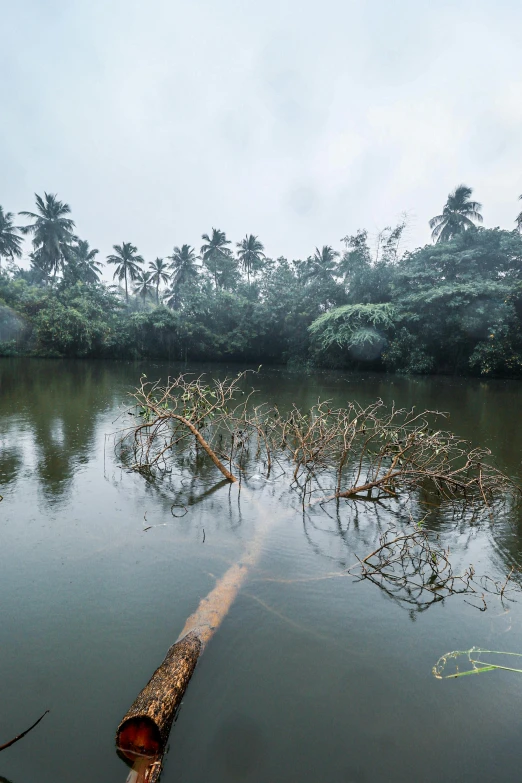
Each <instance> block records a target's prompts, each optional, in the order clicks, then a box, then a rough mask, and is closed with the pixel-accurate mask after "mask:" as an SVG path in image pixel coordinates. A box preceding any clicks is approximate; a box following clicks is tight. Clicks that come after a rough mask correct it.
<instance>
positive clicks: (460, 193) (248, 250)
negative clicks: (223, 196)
mask: <svg viewBox="0 0 522 783" xmlns="http://www.w3.org/2000/svg"><path fill="white" fill-rule="evenodd" d="M471 193H472V191H471V188H468V187H466V186H464V185H461V186H459V187H458V188H456V189H455V191H454V192H453V193H451V194H450V195H449V197H448V200H447V202H446V205H445V206H444V209H443V211H442V213H441V214H440V215H438V216H436V217H434V218H433V219H432V220H431V221H430V227H431V228H432V229H433V231H432V239H433V240H434V244H432V245H427V246H426V247H423V248H419V249H417V250H415V251H413V252H401V238H402V235H403V232H404V225H403V224H400V225H398V226H397V227H395V228H393V229H392V228H386V229H384V231H382V232H381V233H380V234H379V236H378V237H377V240H376V242H375V243H372V245H375V246H374V247H370V242H369V238H368V233H367V232H366V231H358V232H357V233H356V234H354V235H352V236H346V237H344V239H343V240H341V241H342V243H343V252H342V253H340V252H338V251H335V250H334V249H333V248H332V247H330V246H324V247H323V248H322V249H319V248H316V250H315V253H314V254H313V255H310V256H309V257H308V258H306V259H304V260H288V259H286V258H282V257H281V258H277V259H272V258H267V257H266V255H265V253H264V247H263V244H262V243H261V242H260V241H259V239H258V237H256V236H254V235H247V236H246V237H245V238H244V239H243V240H242V241H240V242H237V243H236V245H235V250H234V249H233V247H232V243H231V241H230V240H229V239H227V236H226V234H225V232H224V231H221V230H219V229H215V228H214V229H212V231H211V232H210V234H203V235H202V241H203V244H202V246H201V248H200V250H199V253H198V252H197V251H196V250H195V249H194V248H192V247H191V246H190V245H187V244H184V245H181V246H176V247H174V249H173V252H172V255H171V256H169V257H167V258H156V259H155V260H153V261H149V262H148V263H147V262H146V261H145V260H144V259H143V257H142V256H141V255H140V254H139V252H138V249H137V248H136V247H135V246H134V245H133V244H132V243H131V242H123V243H121V244H117V245H114V247H113V253H111V254H110V255H109V256H108V257H107V259H106V261H107V264H109V265H111V266H112V267H113V268H114V279H116V280H117V281H118V284H117V285H108V284H106V283H105V282H103V281H102V279H101V272H102V269H103V264H102V263H101V262H100V261H98V258H97V257H98V251H97V250H95V249H93V248H91V247H90V246H89V243H88V242H87V241H85V240H82V239H80V238H79V237H78V236H76V235H75V233H74V231H75V224H74V222H73V220H72V218H71V217H70V208H69V206H68V205H67V204H65V203H63V202H61V201H59V200H58V198H57V197H56V196H54V195H52V194H47V193H46V194H44V196H43V197H40V196H37V197H36V211H35V212H23V213H21V214H22V215H23V216H24V218H26V219H27V220H28V221H29V222H28V223H27V224H26V225H23V226H20V227H17V226H16V225H15V218H14V216H13V215H12V214H11V213H9V212H5V211H4V210H3V209H2V207H0V261H2V259H4V264H3V268H2V269H1V271H0V354H2V355H9V354H11V355H12V354H29V355H39V356H74V357H87V356H90V357H100V358H139V357H154V358H167V359H182V360H185V359H212V360H220V359H229V360H237V361H256V362H258V361H261V362H274V363H299V364H305V363H314V364H316V365H323V366H329V367H350V368H360V367H368V368H371V369H386V370H390V371H399V372H407V373H431V372H445V373H448V372H451V373H473V374H477V375H485V376H492V375H507V376H520V375H522V237H521V235H520V231H521V230H522V213H521V214H520V215H519V216H518V218H517V220H516V224H517V228H516V229H515V230H513V231H505V230H501V229H499V228H494V229H486V228H482V227H477V225H476V224H477V223H481V222H482V216H481V214H480V210H481V205H480V204H479V203H478V202H475V201H471V200H470V197H471ZM23 235H28V236H30V238H31V240H32V251H31V252H30V254H29V261H30V267H29V268H28V269H27V268H22V267H20V266H18V265H17V264H16V259H18V258H21V256H22V252H23ZM111 271H112V269H111Z"/></svg>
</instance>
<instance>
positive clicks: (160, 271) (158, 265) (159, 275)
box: [149, 258, 170, 304]
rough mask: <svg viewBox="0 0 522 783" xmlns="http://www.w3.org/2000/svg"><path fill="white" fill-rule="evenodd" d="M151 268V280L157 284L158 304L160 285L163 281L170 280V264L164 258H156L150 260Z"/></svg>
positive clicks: (157, 301) (157, 302)
mask: <svg viewBox="0 0 522 783" xmlns="http://www.w3.org/2000/svg"><path fill="white" fill-rule="evenodd" d="M149 269H150V270H151V280H152V282H153V284H154V285H155V286H156V304H159V287H160V285H161V283H165V284H167V283H168V282H169V280H170V275H169V273H168V272H167V269H168V264H167V263H166V261H164V260H163V259H162V258H155V259H154V261H149Z"/></svg>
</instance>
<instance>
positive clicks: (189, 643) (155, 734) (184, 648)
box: [116, 501, 274, 783]
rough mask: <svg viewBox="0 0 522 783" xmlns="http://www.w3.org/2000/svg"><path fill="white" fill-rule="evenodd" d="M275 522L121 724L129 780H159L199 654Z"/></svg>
mask: <svg viewBox="0 0 522 783" xmlns="http://www.w3.org/2000/svg"><path fill="white" fill-rule="evenodd" d="M252 502H253V503H254V504H255V501H252ZM256 505H257V504H256ZM273 522H274V519H271V520H269V523H268V524H267V525H265V526H263V528H261V529H260V530H258V533H257V535H256V536H255V538H254V540H253V541H252V542H251V544H250V547H249V550H248V551H247V552H246V553H245V554H244V556H243V557H242V558H241V560H240V561H239V562H237V563H234V564H233V565H232V566H230V568H229V569H228V570H227V571H226V572H225V573H224V574H223V576H222V577H221V578H220V579H219V580H218V581H217V583H216V586H215V587H214V589H213V590H211V591H210V593H208V595H206V596H205V597H204V598H202V599H201V601H200V602H199V606H198V608H197V609H196V611H195V612H194V613H193V614H192V615H190V617H188V618H187V620H186V622H185V625H184V627H183V629H182V631H181V634H180V635H179V637H178V640H177V641H176V643H175V644H173V645H172V647H171V648H170V649H169V651H168V653H167V656H166V658H165V660H164V661H163V663H162V664H161V666H159V667H158V668H157V669H156V671H155V672H154V674H153V675H152V677H151V678H150V680H149V682H148V683H147V685H146V686H145V688H143V690H142V691H141V693H140V694H139V695H138V697H137V698H136V699H135V701H134V702H133V704H132V706H131V707H130V709H129V710H128V712H127V714H126V715H125V716H124V717H123V719H122V721H121V723H120V725H119V726H118V730H117V732H116V746H117V748H118V751H119V754H120V755H121V756H122V757H123V758H124V759H126V761H127V763H128V764H129V763H132V764H133V767H132V772H131V773H130V775H129V777H128V779H127V780H128V783H156V782H157V781H158V780H159V778H160V775H161V770H162V764H163V756H164V753H165V750H166V746H167V741H168V738H169V733H170V729H171V726H172V722H173V720H174V718H175V717H176V713H177V711H178V709H179V707H180V704H181V701H182V699H183V695H184V693H185V690H186V688H187V685H188V683H189V681H190V678H191V676H192V673H193V671H194V669H195V667H196V664H197V662H198V659H199V656H200V655H201V653H202V652H203V650H204V648H205V646H206V645H207V643H208V642H209V641H210V639H211V638H212V636H213V635H214V633H215V632H216V630H217V629H218V628H219V626H220V625H221V623H222V622H223V620H224V618H225V617H226V615H227V613H228V611H229V609H230V607H231V606H232V604H233V603H234V601H235V599H236V596H237V594H238V593H239V591H240V589H241V587H242V585H243V584H244V582H245V580H246V578H247V576H248V573H249V571H250V569H251V568H252V567H253V566H254V565H255V564H256V563H257V561H258V560H259V557H260V555H261V552H262V549H263V542H264V540H265V536H266V534H267V531H268V530H269V529H270V527H271V525H272V524H273Z"/></svg>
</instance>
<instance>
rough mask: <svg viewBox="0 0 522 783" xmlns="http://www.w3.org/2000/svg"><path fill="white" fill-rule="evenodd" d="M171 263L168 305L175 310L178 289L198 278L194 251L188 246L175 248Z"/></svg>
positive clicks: (177, 304)
mask: <svg viewBox="0 0 522 783" xmlns="http://www.w3.org/2000/svg"><path fill="white" fill-rule="evenodd" d="M169 258H170V260H171V261H172V263H171V264H170V268H171V269H172V284H171V288H170V297H169V300H168V303H169V304H170V305H171V306H172V307H174V308H175V309H176V308H177V307H179V289H180V287H181V286H182V285H184V284H185V283H188V282H189V281H190V280H195V279H196V278H197V276H198V268H197V266H196V261H197V256H196V251H195V250H194V248H193V247H190V245H182V246H181V247H175V248H174V251H173V253H172V255H171V256H169Z"/></svg>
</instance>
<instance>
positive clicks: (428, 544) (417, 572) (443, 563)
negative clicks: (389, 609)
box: [350, 520, 514, 611]
mask: <svg viewBox="0 0 522 783" xmlns="http://www.w3.org/2000/svg"><path fill="white" fill-rule="evenodd" d="M358 560H359V562H358V565H357V566H356V567H354V568H352V569H350V572H351V573H352V574H357V575H358V576H359V578H360V579H367V580H369V581H371V582H373V583H374V584H376V585H378V587H380V588H381V589H382V590H384V592H386V593H387V595H388V596H389V597H390V598H393V599H394V600H397V601H399V602H400V603H401V605H409V606H411V607H414V608H415V610H416V611H423V610H424V609H427V608H428V607H429V606H430V605H431V604H433V603H437V602H438V601H442V600H443V599H444V598H446V597H448V596H450V595H465V596H468V597H471V600H467V603H471V605H472V606H475V608H477V609H479V610H480V611H485V609H486V608H487V603H486V596H487V595H496V596H500V599H501V600H502V601H503V600H504V599H505V598H507V594H508V591H509V590H510V589H511V588H510V587H508V585H509V582H510V579H511V577H512V575H513V570H514V569H512V570H511V572H510V573H509V574H508V576H507V577H506V579H505V580H504V581H502V582H500V581H495V580H493V579H491V578H490V577H487V576H477V574H476V573H475V569H474V567H473V566H472V565H469V566H468V567H467V568H465V569H464V570H463V571H462V573H456V572H455V570H454V568H453V565H452V562H451V559H450V549H449V547H444V546H443V545H442V543H441V540H440V536H439V535H437V534H435V533H433V532H432V531H430V530H429V529H427V528H426V527H425V526H424V524H423V523H417V524H415V523H414V522H413V520H411V526H409V528H407V527H400V528H399V527H397V525H396V524H391V525H390V526H389V527H388V529H387V530H386V531H385V532H383V533H382V534H381V535H380V537H379V546H378V547H377V548H376V549H375V550H374V551H373V552H371V553H370V554H368V555H366V557H364V558H362V559H360V558H358Z"/></svg>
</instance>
